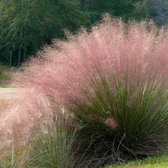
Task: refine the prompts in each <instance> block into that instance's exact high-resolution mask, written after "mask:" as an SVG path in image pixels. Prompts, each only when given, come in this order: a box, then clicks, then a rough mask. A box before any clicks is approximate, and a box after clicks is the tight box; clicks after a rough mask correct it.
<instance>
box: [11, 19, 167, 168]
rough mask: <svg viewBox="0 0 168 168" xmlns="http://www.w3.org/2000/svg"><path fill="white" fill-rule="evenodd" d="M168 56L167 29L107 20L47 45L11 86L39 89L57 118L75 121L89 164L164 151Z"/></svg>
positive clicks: (165, 140)
mask: <svg viewBox="0 0 168 168" xmlns="http://www.w3.org/2000/svg"><path fill="white" fill-rule="evenodd" d="M167 53H168V31H167V30H166V29H164V28H162V29H157V28H156V27H155V26H154V25H153V23H147V22H140V23H136V22H130V23H128V24H124V23H123V22H122V21H121V20H114V19H111V18H109V17H105V18H104V20H103V21H102V23H101V24H98V25H96V26H95V27H93V28H92V31H91V32H89V33H88V32H86V31H85V30H83V31H81V32H80V33H79V34H78V35H75V36H69V37H68V40H67V41H57V42H55V43H54V44H53V45H52V46H51V47H49V48H47V49H45V50H44V51H43V52H41V53H40V54H39V57H38V58H34V59H32V60H31V61H30V62H28V63H27V64H26V65H25V66H24V67H22V69H21V72H19V73H18V74H16V77H15V80H14V82H13V83H14V85H15V86H17V87H26V88H33V89H34V90H36V91H37V92H40V94H42V95H43V96H44V97H46V99H48V101H49V102H50V103H49V106H50V108H51V109H52V111H53V114H54V115H55V116H60V115H62V113H63V114H64V115H65V116H66V118H73V119H74V120H75V122H77V123H78V124H79V125H80V126H79V130H78V131H77V133H76V135H77V136H76V137H75V138H76V140H75V143H76V144H77V145H78V144H84V145H81V148H79V149H78V155H81V154H82V153H83V151H85V153H87V156H88V158H89V157H91V156H94V158H92V161H90V165H88V167H89V166H90V167H96V165H97V167H98V165H99V166H101V165H104V164H108V163H110V162H113V163H114V162H118V161H127V160H132V159H136V158H143V157H146V156H148V155H154V154H158V153H160V152H161V151H163V150H165V149H166V148H167V145H168V142H167V139H168V54H167ZM26 103H27V102H26V101H25V104H26ZM60 109H64V110H60ZM23 113H27V111H25V112H24V111H23ZM34 121H36V120H35V119H34V120H32V121H30V122H32V124H35V123H33V122H34ZM24 126H25V125H24ZM86 158H87V157H86ZM97 163H98V164H97Z"/></svg>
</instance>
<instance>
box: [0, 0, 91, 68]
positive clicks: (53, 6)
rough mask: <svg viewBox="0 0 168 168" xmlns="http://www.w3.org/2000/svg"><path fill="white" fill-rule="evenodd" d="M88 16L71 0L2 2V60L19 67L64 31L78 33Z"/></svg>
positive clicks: (0, 36)
mask: <svg viewBox="0 0 168 168" xmlns="http://www.w3.org/2000/svg"><path fill="white" fill-rule="evenodd" d="M87 20H88V19H87V15H85V14H84V13H83V12H81V11H80V10H79V9H78V7H77V6H76V5H75V4H73V3H71V2H70V1H68V0H63V1H62V0H43V1H41V0H35V1H28V0H14V1H6V0H1V1H0V30H1V31H0V62H1V63H6V64H8V65H15V66H16V65H17V66H19V65H20V63H21V62H23V61H24V60H26V59H27V58H28V57H29V56H30V55H32V54H35V53H36V52H37V50H39V49H40V48H41V47H43V46H44V45H46V44H50V43H51V41H52V40H53V38H64V30H68V31H71V32H75V31H76V30H77V29H78V28H80V26H82V25H85V24H86V22H87Z"/></svg>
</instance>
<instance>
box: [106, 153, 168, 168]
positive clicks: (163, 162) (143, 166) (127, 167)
mask: <svg viewBox="0 0 168 168" xmlns="http://www.w3.org/2000/svg"><path fill="white" fill-rule="evenodd" d="M106 168H168V154H165V155H163V156H161V157H157V158H156V157H151V158H148V159H146V160H143V161H136V162H130V163H128V164H122V165H115V166H114V165H113V166H107V167H106Z"/></svg>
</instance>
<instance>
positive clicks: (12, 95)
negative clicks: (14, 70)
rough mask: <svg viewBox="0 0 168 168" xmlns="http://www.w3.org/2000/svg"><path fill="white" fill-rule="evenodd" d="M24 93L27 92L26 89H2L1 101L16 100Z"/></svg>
mask: <svg viewBox="0 0 168 168" xmlns="http://www.w3.org/2000/svg"><path fill="white" fill-rule="evenodd" d="M24 92H26V89H24V88H0V100H11V99H16V98H17V97H18V96H19V95H20V94H21V93H24Z"/></svg>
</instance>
